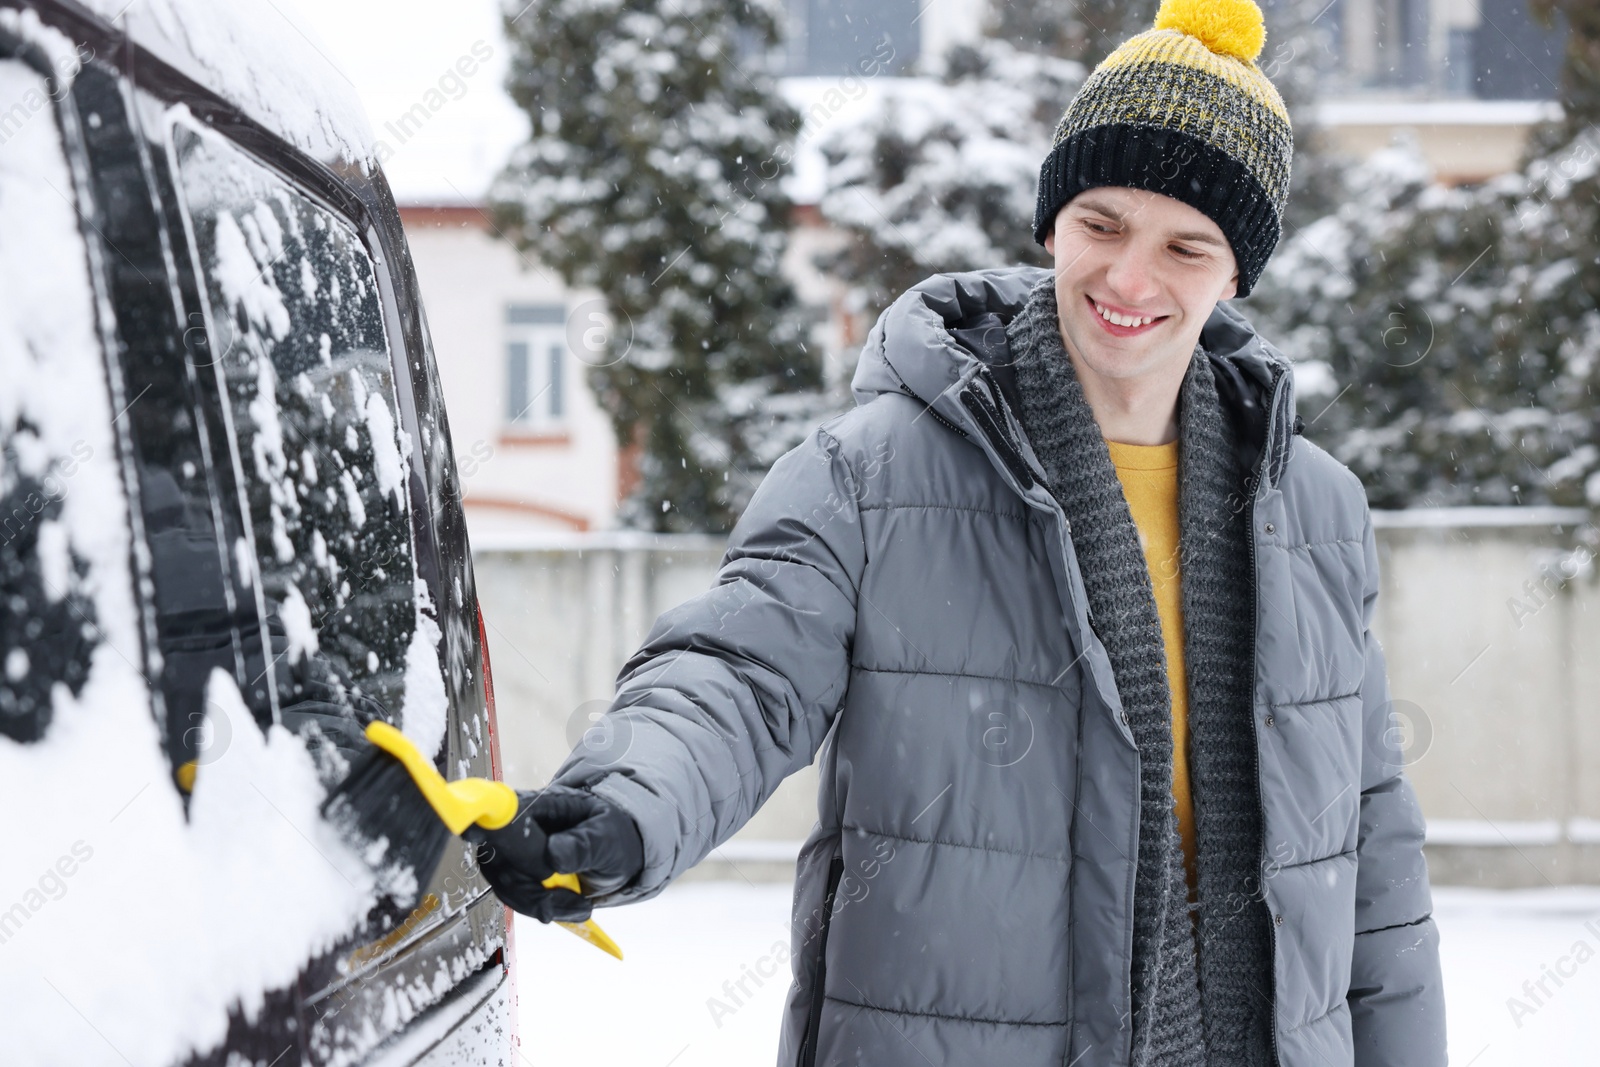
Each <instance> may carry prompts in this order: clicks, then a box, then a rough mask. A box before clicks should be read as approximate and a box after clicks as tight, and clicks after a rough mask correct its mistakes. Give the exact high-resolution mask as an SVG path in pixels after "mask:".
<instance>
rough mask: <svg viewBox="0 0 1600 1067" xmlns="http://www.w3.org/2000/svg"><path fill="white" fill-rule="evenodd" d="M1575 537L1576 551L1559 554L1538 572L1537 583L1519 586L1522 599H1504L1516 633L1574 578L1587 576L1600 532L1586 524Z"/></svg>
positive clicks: (1531, 581) (1528, 581)
mask: <svg viewBox="0 0 1600 1067" xmlns="http://www.w3.org/2000/svg"><path fill="white" fill-rule="evenodd" d="M1578 536H1579V544H1578V546H1577V547H1576V548H1574V549H1573V550H1572V551H1571V552H1564V553H1562V554H1561V555H1560V556H1559V558H1557V559H1555V560H1554V561H1552V562H1550V563H1549V564H1547V565H1546V566H1544V567H1541V568H1540V575H1539V580H1538V581H1537V582H1535V581H1534V580H1533V579H1531V578H1530V579H1529V580H1527V581H1525V582H1523V583H1522V592H1523V596H1522V597H1514V596H1513V597H1507V598H1506V608H1507V610H1509V611H1510V612H1511V619H1512V621H1513V622H1515V623H1516V624H1517V629H1519V630H1520V629H1522V628H1523V626H1525V625H1526V624H1527V622H1528V620H1529V619H1531V618H1532V617H1533V616H1535V615H1537V614H1538V613H1539V612H1540V611H1542V610H1543V609H1544V608H1545V606H1546V605H1548V604H1549V603H1550V602H1551V601H1553V600H1555V598H1556V596H1557V594H1559V593H1560V592H1561V590H1562V589H1564V588H1566V586H1567V584H1568V583H1569V582H1571V581H1572V580H1573V579H1574V578H1577V577H1578V576H1579V575H1582V574H1587V573H1588V572H1589V569H1590V567H1591V565H1592V564H1593V563H1594V557H1595V551H1594V548H1592V547H1591V546H1592V545H1593V544H1595V543H1596V542H1600V529H1597V528H1596V527H1595V526H1594V525H1593V524H1585V525H1584V527H1583V528H1582V529H1581V530H1579V531H1578Z"/></svg>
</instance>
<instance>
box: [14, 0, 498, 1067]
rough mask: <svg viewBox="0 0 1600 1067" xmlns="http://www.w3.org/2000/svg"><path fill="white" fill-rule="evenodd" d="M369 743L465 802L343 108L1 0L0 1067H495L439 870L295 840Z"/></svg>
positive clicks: (480, 902) (411, 316)
mask: <svg viewBox="0 0 1600 1067" xmlns="http://www.w3.org/2000/svg"><path fill="white" fill-rule="evenodd" d="M380 719H381V720H384V721H388V722H391V723H393V724H395V725H397V726H399V727H401V729H402V730H404V731H405V733H406V734H407V735H408V736H409V737H410V738H411V739H412V740H413V741H415V742H417V743H418V745H419V747H420V748H422V750H423V751H424V753H431V754H433V756H434V759H435V765H436V766H437V767H438V769H439V770H440V771H441V772H443V773H444V774H445V776H446V777H448V778H458V777H463V776H469V775H471V776H483V777H493V778H499V749H498V739H497V733H496V722H495V710H494V698H493V682H492V678H491V674H490V667H489V661H488V651H487V643H486V641H485V636H484V623H483V619H482V616H481V613H480V611H479V608H478V603H477V595H476V591H475V588H474V584H473V573H472V565H471V556H470V552H469V550H468V542H467V533H466V525H465V519H464V516H463V512H462V507H461V502H460V489H459V485H458V481H457V472H456V468H455V461H454V458H453V452H452V448H451V441H450V430H449V423H448V420H447V418H446V415H445V408H444V401H443V397H442V395H441V392H440V386H439V379H438V374H437V369H436V364H435V358H434V353H433V351H432V348H431V345H430V341H429V336H428V329H427V323H426V320H425V317H424V313H423V308H422V304H421V301H420V299H419V295H418V288H417V281H416V278H415V277H414V274H413V271H412V266H411V260H410V256H409V253H408V251H407V247H406V242H405V237H404V234H403V233H402V230H401V224H400V215H399V212H398V210H397V208H396V205H395V202H394V199H393V196H392V195H391V193H390V191H389V188H388V185H387V184H386V182H385V179H384V176H383V173H382V169H381V166H380V165H379V163H378V161H377V159H376V157H375V156H374V154H373V148H372V142H371V138H370V133H369V132H367V129H366V124H365V120H364V118H363V117H362V115H361V112H360V108H359V105H358V104H357V103H356V102H355V101H354V96H353V91H352V90H351V88H350V87H349V85H348V84H347V83H345V82H344V81H343V80H342V78H341V77H340V76H339V75H338V74H337V72H336V71H334V70H333V69H332V67H331V64H329V62H328V61H327V60H326V59H324V58H323V57H322V56H321V54H320V52H319V51H318V50H317V49H316V47H315V45H314V44H312V43H310V41H309V40H308V38H307V37H306V36H304V35H303V34H302V32H301V30H300V29H299V28H298V27H297V26H296V25H295V24H294V23H292V22H290V21H288V20H287V17H286V16H285V15H284V14H282V13H281V12H280V11H279V10H278V8H277V6H276V5H273V4H253V5H236V6H234V5H219V4H212V3H191V2H188V0H141V2H139V3H135V4H132V5H129V4H125V3H124V2H123V0H118V2H116V3H111V2H108V0H90V2H88V3H87V4H81V3H75V2H69V0H0V798H3V800H4V802H5V805H6V808H7V811H8V815H7V819H6V823H7V826H6V828H5V829H4V830H0V854H3V855H4V856H5V876H4V878H3V879H0V894H6V896H3V897H0V1000H3V1001H4V1003H5V1005H6V1023H5V1025H4V1026H3V1027H0V1062H3V1063H6V1064H19V1065H27V1067H33V1065H37V1064H51V1063H63V1064H73V1065H75V1067H76V1065H82V1064H92V1063H100V1062H105V1063H118V1064H123V1063H128V1064H136V1065H140V1067H143V1065H145V1064H153V1065H168V1064H172V1065H177V1064H195V1065H199V1064H216V1065H219V1067H221V1065H229V1067H238V1065H242V1064H246V1063H249V1064H259V1065H267V1064H271V1065H272V1067H288V1065H292V1064H304V1065H330V1067H331V1065H336V1064H339V1065H342V1064H386V1065H387V1064H436V1063H458V1062H462V1063H467V1062H470V1063H484V1064H506V1063H510V1062H511V1060H512V1059H513V1058H514V1056H515V1047H516V1045H515V1042H516V1035H515V1025H514V1020H515V1014H516V1012H515V976H514V954H513V946H512V940H511V922H510V914H509V912H508V910H507V909H506V908H505V907H504V906H503V905H502V904H500V902H499V901H498V900H497V899H496V898H495V897H494V896H493V894H492V893H491V892H490V890H489V887H488V885H487V883H485V882H484V880H483V879H482V877H481V876H480V875H479V873H478V871H477V870H476V867H475V864H474V863H473V860H472V855H471V853H470V850H469V849H468V847H467V846H466V845H464V844H462V843H461V842H459V841H457V840H456V839H454V838H450V839H449V843H448V845H447V848H446V852H445V855H444V858H443V859H442V860H441V861H440V862H439V863H438V865H437V868H435V869H433V870H431V871H430V870H427V869H418V867H417V866H415V865H412V864H410V863H409V862H408V861H407V859H406V856H405V854H404V853H400V854H398V857H397V853H396V851H395V850H394V849H392V848H387V847H386V845H387V841H386V840H380V841H378V842H364V841H359V840H352V839H351V836H350V834H349V832H348V830H347V829H341V826H339V825H335V824H334V823H333V822H330V821H329V820H328V819H327V818H325V817H324V815H323V808H322V802H323V800H324V798H325V797H326V796H327V795H328V794H329V793H330V791H332V790H334V789H335V788H336V787H337V786H338V785H339V783H340V782H341V781H342V780H343V778H344V776H345V775H346V774H347V773H348V771H349V768H350V766H351V765H352V760H353V759H354V758H355V757H356V756H357V754H358V752H359V751H360V749H361V748H362V747H363V746H364V744H365V742H364V740H363V738H362V736H361V735H362V731H363V729H364V727H365V726H366V724H368V723H370V722H372V721H375V720H380ZM427 866H428V865H427V864H423V865H422V867H423V868H426V867H427Z"/></svg>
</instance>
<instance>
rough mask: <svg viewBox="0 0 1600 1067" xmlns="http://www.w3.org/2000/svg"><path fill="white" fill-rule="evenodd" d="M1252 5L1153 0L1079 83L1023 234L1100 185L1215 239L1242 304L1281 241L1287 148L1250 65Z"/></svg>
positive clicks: (1038, 235)
mask: <svg viewBox="0 0 1600 1067" xmlns="http://www.w3.org/2000/svg"><path fill="white" fill-rule="evenodd" d="M1266 37H1267V32H1266V27H1265V26H1264V24H1263V20H1262V17H1261V9H1260V8H1259V7H1257V6H1256V5H1255V4H1254V3H1253V2H1252V0H1162V3H1161V8H1160V10H1158V11H1157V12H1156V21H1155V26H1154V27H1153V28H1151V29H1149V30H1146V31H1145V32H1144V33H1141V34H1138V35H1136V36H1134V37H1131V38H1129V39H1128V40H1127V41H1125V42H1124V43H1123V44H1122V46H1121V47H1120V48H1118V49H1117V50H1116V51H1114V52H1112V53H1111V54H1110V55H1109V56H1107V57H1106V58H1105V59H1104V60H1103V61H1102V62H1101V63H1100V65H1099V66H1098V67H1096V68H1095V69H1094V72H1093V73H1092V74H1090V75H1089V77H1088V78H1087V79H1085V81H1084V83H1083V87H1082V88H1081V89H1079V90H1078V95H1077V96H1075V97H1074V98H1073V100H1072V103H1071V104H1069V105H1067V110H1066V113H1065V114H1063V115H1062V116H1061V121H1060V122H1059V123H1057V124H1056V133H1055V143H1054V144H1053V145H1052V147H1051V149H1050V154H1049V155H1048V156H1046V157H1045V161H1044V164H1043V166H1041V167H1040V168H1039V199H1038V204H1037V205H1036V206H1035V208H1034V214H1033V237H1034V240H1035V241H1037V242H1039V244H1041V245H1042V244H1044V239H1045V235H1046V234H1048V233H1050V232H1051V230H1052V229H1053V228H1054V227H1055V217H1056V213H1057V212H1058V211H1060V210H1061V207H1062V205H1064V204H1066V203H1067V201H1069V200H1071V199H1072V198H1073V197H1075V196H1077V195H1078V194H1079V193H1081V192H1083V191H1084V190H1085V189H1092V188H1095V187H1096V186H1101V185H1120V186H1129V187H1132V188H1135V189H1147V190H1149V191H1151V192H1156V193H1162V194H1164V195H1166V196H1170V197H1172V198H1173V199H1174V200H1181V201H1182V202H1183V203H1185V204H1188V205H1189V206H1190V207H1193V208H1194V209H1195V210H1197V211H1200V212H1201V213H1203V214H1205V215H1206V216H1208V217H1209V218H1210V219H1211V220H1212V221H1213V222H1215V223H1216V224H1217V226H1218V228H1220V229H1221V230H1222V232H1223V233H1224V234H1225V235H1226V236H1227V238H1228V242H1229V244H1231V245H1232V246H1233V254H1234V257H1235V258H1236V259H1237V260H1238V262H1239V283H1238V291H1237V292H1236V293H1235V294H1234V295H1235V296H1241V297H1242V296H1246V295H1248V294H1249V292H1250V290H1251V288H1252V287H1253V286H1254V285H1255V282H1256V279H1257V278H1258V277H1259V276H1260V274H1261V271H1262V270H1263V268H1265V267H1266V265H1267V259H1268V258H1269V257H1270V256H1271V255H1272V251H1273V249H1274V248H1276V247H1277V244H1278V238H1279V237H1280V236H1281V235H1282V233H1283V210H1284V205H1285V203H1286V201H1287V200H1288V196H1289V161H1290V157H1291V156H1292V154H1293V150H1294V145H1293V138H1292V131H1291V130H1290V127H1289V112H1288V110H1287V109H1286V108H1285V107H1284V106H1283V98H1282V97H1280V96H1279V95H1278V91H1277V89H1275V88H1273V85H1272V82H1270V81H1268V80H1267V76H1266V75H1265V74H1263V73H1261V68H1260V67H1258V66H1256V62H1255V61H1256V57H1257V56H1259V55H1260V54H1261V47H1262V45H1263V44H1264V43H1265V42H1266Z"/></svg>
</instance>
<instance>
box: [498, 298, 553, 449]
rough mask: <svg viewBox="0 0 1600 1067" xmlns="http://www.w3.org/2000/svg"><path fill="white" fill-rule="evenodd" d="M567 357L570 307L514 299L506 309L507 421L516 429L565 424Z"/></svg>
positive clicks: (539, 428) (544, 428)
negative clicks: (568, 309)
mask: <svg viewBox="0 0 1600 1067" xmlns="http://www.w3.org/2000/svg"><path fill="white" fill-rule="evenodd" d="M566 360H567V312H566V308H564V307H562V306H561V305H560V304H513V305H511V306H510V307H508V308H507V309H506V422H507V423H509V424H510V425H511V426H512V427H513V428H514V429H517V430H522V431H533V432H539V431H545V430H555V429H561V428H563V425H564V422H565V419H566V414H567V406H568V405H567V396H566V390H567V367H566Z"/></svg>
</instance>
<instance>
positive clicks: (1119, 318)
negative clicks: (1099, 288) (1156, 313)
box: [1091, 301, 1155, 326]
mask: <svg viewBox="0 0 1600 1067" xmlns="http://www.w3.org/2000/svg"><path fill="white" fill-rule="evenodd" d="M1091 302H1092V301H1091ZM1094 308H1095V310H1096V311H1098V312H1100V317H1101V318H1103V319H1105V320H1106V321H1107V322H1110V323H1112V324H1113V325H1116V326H1143V325H1144V324H1145V323H1147V322H1154V321H1155V319H1154V318H1148V319H1136V318H1132V317H1131V316H1128V315H1119V314H1117V313H1116V312H1115V311H1107V310H1106V309H1105V308H1103V307H1101V306H1100V305H1099V304H1098V303H1096V304H1095V305H1094Z"/></svg>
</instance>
